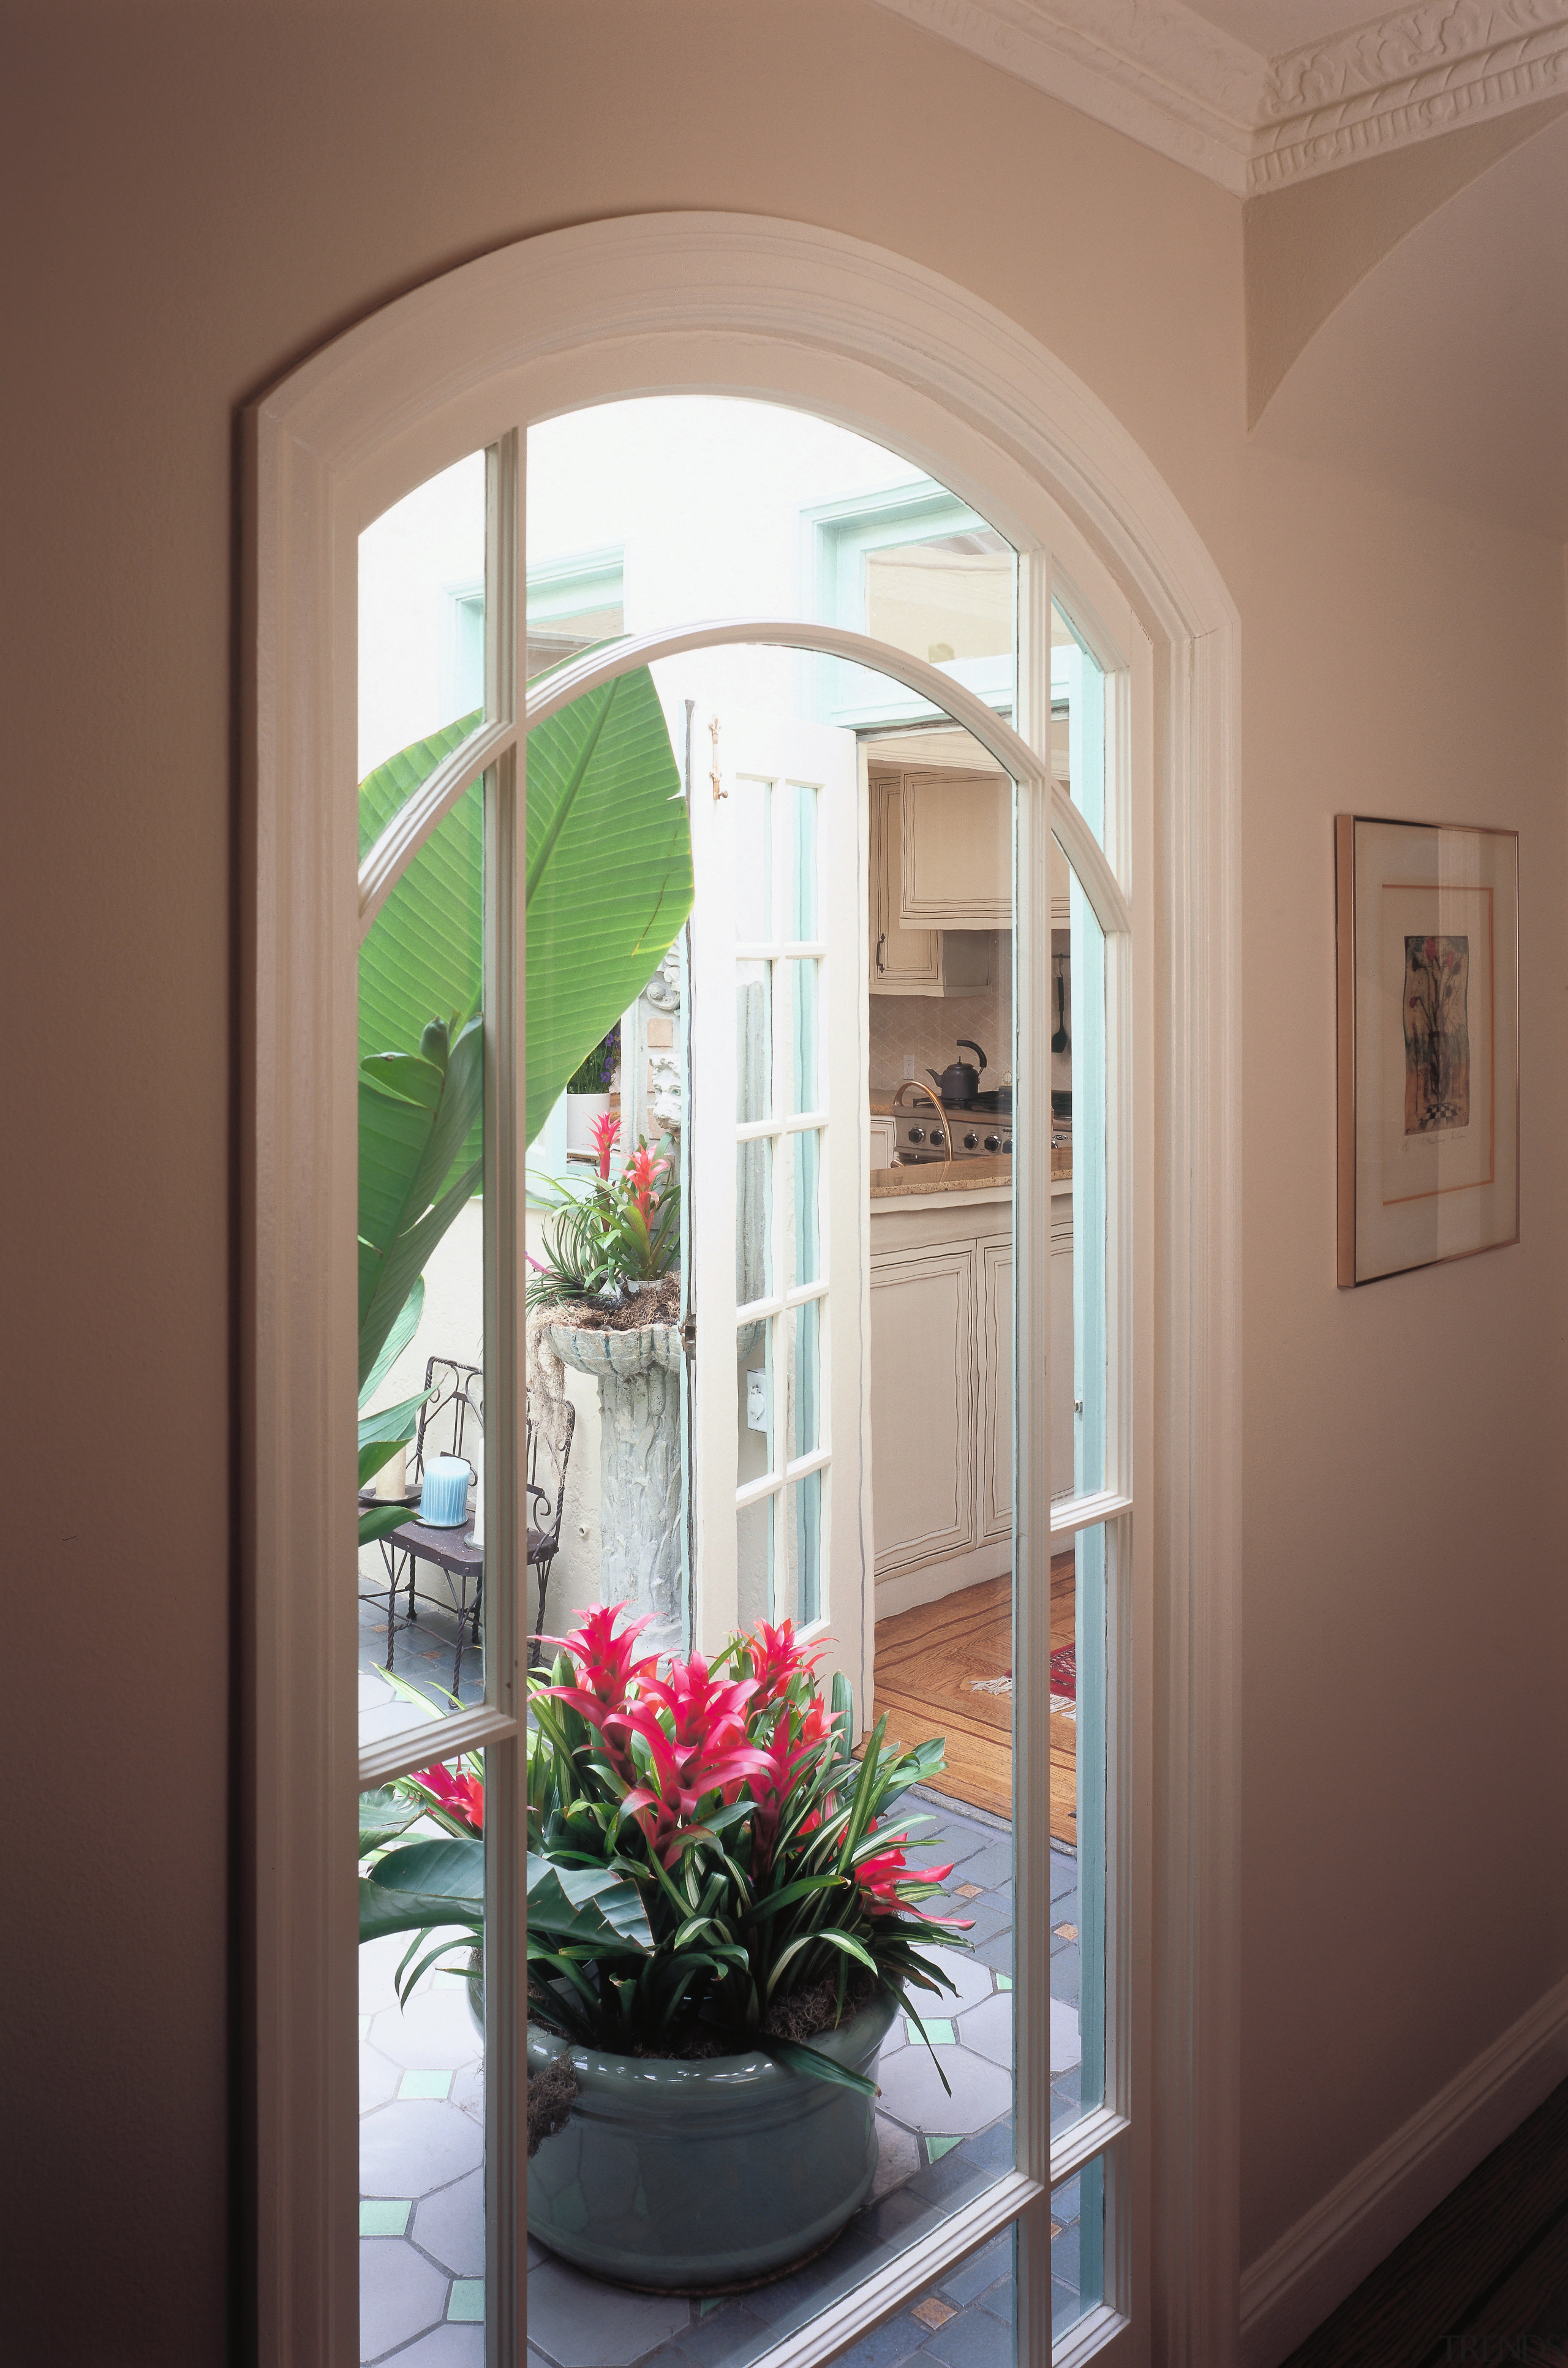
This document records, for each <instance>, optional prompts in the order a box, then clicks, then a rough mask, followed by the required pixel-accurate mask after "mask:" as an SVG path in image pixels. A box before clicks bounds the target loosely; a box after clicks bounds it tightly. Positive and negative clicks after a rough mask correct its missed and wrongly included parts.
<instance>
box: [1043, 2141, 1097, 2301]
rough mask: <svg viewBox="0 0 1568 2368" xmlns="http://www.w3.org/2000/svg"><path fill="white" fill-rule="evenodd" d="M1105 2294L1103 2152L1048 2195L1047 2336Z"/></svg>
mask: <svg viewBox="0 0 1568 2368" xmlns="http://www.w3.org/2000/svg"><path fill="white" fill-rule="evenodd" d="M1104 2295H1105V2157H1103V2156H1102V2155H1096V2157H1095V2158H1094V2160H1093V2161H1092V2162H1087V2163H1085V2165H1084V2168H1083V2169H1082V2170H1080V2171H1077V2172H1075V2173H1074V2176H1073V2177H1072V2178H1071V2179H1066V2180H1062V2185H1061V2186H1060V2187H1057V2188H1053V2189H1052V2190H1051V2341H1052V2342H1053V2343H1059V2342H1060V2341H1061V2340H1062V2337H1063V2336H1064V2335H1066V2334H1067V2333H1068V2332H1069V2331H1070V2329H1072V2328H1074V2327H1076V2325H1077V2324H1078V2321H1079V2320H1080V2319H1081V2318H1085V2317H1087V2316H1088V2314H1089V2312H1090V2311H1092V2310H1095V2309H1097V2308H1098V2306H1099V2305H1100V2303H1101V2301H1102V2300H1103V2299H1104Z"/></svg>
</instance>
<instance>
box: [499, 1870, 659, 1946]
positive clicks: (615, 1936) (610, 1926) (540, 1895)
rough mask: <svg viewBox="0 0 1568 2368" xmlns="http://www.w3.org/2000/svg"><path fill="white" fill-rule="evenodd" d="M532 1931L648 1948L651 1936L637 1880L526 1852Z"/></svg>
mask: <svg viewBox="0 0 1568 2368" xmlns="http://www.w3.org/2000/svg"><path fill="white" fill-rule="evenodd" d="M528 1930H529V1932H530V1934H532V1933H535V1932H537V1933H538V1935H539V1937H540V1940H543V1941H553V1942H554V1943H555V1945H556V1946H557V1947H558V1948H559V1947H560V1945H561V1944H562V1942H563V1941H583V1942H587V1943H589V1944H590V1945H595V1944H597V1945H598V1946H600V1947H602V1946H603V1945H604V1944H605V1943H606V1942H607V1941H608V1942H611V1943H613V1944H615V1945H617V1946H619V1947H620V1948H623V1949H636V1950H638V1951H641V1952H647V1951H649V1950H651V1949H652V1948H653V1933H652V1932H651V1931H650V1930H649V1929H648V1916H647V1910H646V1909H645V1908H644V1907H643V1905H642V1894H641V1892H640V1891H639V1890H638V1889H637V1886H636V1884H632V1883H628V1882H626V1881H625V1880H624V1879H623V1878H622V1877H621V1876H619V1875H617V1874H610V1873H608V1872H607V1871H605V1870H603V1869H600V1868H597V1867H593V1868H589V1867H574V1866H552V1865H551V1861H549V1859H547V1858H540V1856H538V1855H537V1853H536V1852H534V1851H533V1850H530V1851H529V1852H528Z"/></svg>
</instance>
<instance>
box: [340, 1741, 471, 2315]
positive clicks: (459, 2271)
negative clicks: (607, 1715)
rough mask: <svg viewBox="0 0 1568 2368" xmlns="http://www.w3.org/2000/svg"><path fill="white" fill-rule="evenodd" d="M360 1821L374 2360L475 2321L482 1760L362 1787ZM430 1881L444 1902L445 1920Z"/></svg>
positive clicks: (369, 2311)
mask: <svg viewBox="0 0 1568 2368" xmlns="http://www.w3.org/2000/svg"><path fill="white" fill-rule="evenodd" d="M359 1829H360V1830H359V1849H360V1874H361V1888H360V1898H361V1903H362V1904H361V1909H360V1930H361V1932H365V1933H369V1936H370V1937H369V1938H368V1939H366V1940H364V1941H362V1942H361V1945H360V1949H359V2357H360V2359H361V2360H363V2361H371V2360H381V2359H382V2358H384V2357H385V2356H386V2354H388V2353H389V2352H398V2351H402V2349H403V2347H404V2346H405V2345H415V2344H417V2343H418V2340H419V2339H420V2338H422V2337H423V2338H426V2339H427V2340H433V2343H434V2344H435V2345H437V2346H438V2345H440V2344H442V2343H449V2344H456V2343H457V2342H459V2341H460V2340H464V2339H460V2338H456V2337H449V2336H447V2335H445V2334H444V2333H441V2332H438V2330H444V2329H445V2328H448V2327H450V2326H472V2325H473V2324H474V2323H475V2322H478V2321H481V2320H483V2317H484V1959H483V1916H484V1841H483V1832H484V1771H483V1754H481V1753H478V1752H473V1753H469V1754H466V1755H465V1756H464V1757H463V1758H461V1759H449V1760H446V1761H438V1762H435V1763H433V1764H432V1765H431V1766H430V1767H428V1768H426V1769H425V1770H422V1771H421V1773H420V1774H419V1775H417V1776H414V1777H409V1778H406V1779H404V1780H403V1781H402V1782H398V1783H396V1784H393V1785H391V1786H389V1787H387V1788H386V1789H384V1790H382V1791H380V1792H375V1793H362V1794H361V1795H360V1802H359ZM432 1880H437V1881H439V1882H440V1883H441V1884H442V1886H443V1896H444V1898H446V1899H449V1901H450V1919H449V1921H448V1922H446V1923H443V1924H437V1923H436V1922H435V1921H434V1920H433V1918H434V1916H435V1914H436V1913H437V1911H436V1910H434V1909H432V1908H431V1907H430V1906H429V1904H428V1901H427V1898H426V1886H427V1884H429V1883H430V1882H431V1881H432ZM421 2348H423V2347H421ZM454 2356H455V2354H454ZM480 2356H482V2353H481V2352H477V2351H476V2353H475V2357H476V2358H477V2357H480Z"/></svg>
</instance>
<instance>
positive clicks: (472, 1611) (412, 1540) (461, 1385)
mask: <svg viewBox="0 0 1568 2368" xmlns="http://www.w3.org/2000/svg"><path fill="white" fill-rule="evenodd" d="M425 1386H426V1389H427V1390H428V1391H429V1392H430V1395H429V1397H427V1398H426V1402H425V1404H424V1405H423V1406H421V1408H420V1409H419V1424H418V1428H417V1429H416V1430H415V1434H414V1468H413V1485H414V1486H416V1487H417V1486H419V1484H420V1483H421V1481H422V1480H423V1478H424V1475H425V1463H426V1458H427V1457H428V1456H433V1455H460V1456H463V1457H464V1460H465V1462H472V1456H470V1455H466V1454H465V1451H464V1441H465V1440H467V1442H468V1444H469V1446H470V1447H471V1448H472V1446H473V1445H474V1443H475V1440H476V1437H477V1439H478V1440H483V1436H484V1395H483V1392H484V1374H483V1368H482V1367H480V1366H478V1365H465V1364H462V1363H460V1362H459V1361H458V1360H457V1359H456V1358H453V1357H429V1358H426V1363H425ZM381 1558H382V1560H383V1562H384V1563H385V1565H386V1572H387V1661H386V1665H387V1668H389V1669H390V1668H392V1653H393V1646H394V1641H395V1637H396V1633H397V1624H398V1623H397V1591H398V1588H400V1587H401V1586H403V1584H404V1581H405V1577H406V1584H407V1588H408V1602H407V1610H406V1611H405V1613H404V1621H405V1623H406V1622H408V1621H416V1620H417V1619H418V1617H419V1613H418V1611H417V1610H416V1608H415V1578H416V1577H417V1574H418V1565H419V1564H420V1563H422V1562H427V1563H431V1564H433V1565H435V1567H436V1568H437V1570H439V1571H440V1573H441V1574H442V1576H443V1577H444V1578H445V1579H446V1582H447V1592H448V1595H449V1599H450V1600H451V1603H452V1606H453V1608H454V1609H455V1611H456V1612H457V1615H458V1641H457V1650H456V1652H455V1653H454V1654H453V1656H452V1691H453V1693H454V1694H455V1693H456V1692H457V1691H458V1683H459V1680H460V1678H461V1675H462V1657H463V1645H464V1643H465V1641H466V1640H467V1638H468V1636H469V1634H470V1629H471V1623H472V1641H473V1643H474V1644H476V1645H477V1644H478V1642H479V1622H480V1611H481V1605H482V1602H483V1590H484V1549H483V1546H476V1545H475V1544H474V1543H473V1538H472V1530H471V1525H470V1524H468V1523H467V1522H465V1523H464V1524H463V1526H462V1527H461V1528H460V1529H456V1530H437V1529H431V1528H428V1527H427V1526H426V1523H425V1522H423V1521H422V1520H420V1519H419V1516H418V1513H417V1511H415V1512H414V1513H413V1514H412V1516H411V1518H410V1519H409V1520H406V1521H404V1522H403V1523H402V1524H401V1526H400V1527H399V1528H397V1529H395V1530H393V1531H391V1532H390V1534H389V1535H388V1536H386V1537H384V1538H383V1539H382V1540H381ZM405 1560H406V1563H407V1570H406V1574H405V1573H404V1570H403V1563H404V1561H405ZM471 1581H472V1587H473V1599H472V1602H471V1601H470V1600H469V1586H470V1583H471ZM426 1600H438V1599H429V1598H427V1599H426Z"/></svg>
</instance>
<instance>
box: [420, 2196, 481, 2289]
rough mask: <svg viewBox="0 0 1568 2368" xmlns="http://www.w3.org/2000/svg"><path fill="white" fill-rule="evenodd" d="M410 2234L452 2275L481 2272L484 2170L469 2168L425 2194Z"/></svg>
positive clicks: (479, 2273)
mask: <svg viewBox="0 0 1568 2368" xmlns="http://www.w3.org/2000/svg"><path fill="white" fill-rule="evenodd" d="M414 2237H415V2241H416V2242H417V2243H418V2244H421V2245H423V2246H424V2248H425V2250H426V2252H427V2253H434V2254H435V2256H436V2259H437V2260H438V2261H442V2262H444V2263H445V2264H446V2266H447V2268H448V2269H449V2270H450V2271H451V2273H452V2275H453V2276H454V2277H455V2278H482V2277H483V2275H484V2173H483V2170H471V2171H470V2172H469V2173H468V2175H467V2177H466V2178H463V2179H459V2180H453V2182H452V2184H451V2186H450V2187H443V2188H440V2189H438V2190H437V2192H436V2193H435V2194H434V2195H427V2196H426V2199H425V2201H424V2203H422V2204H421V2205H420V2206H419V2209H418V2211H417V2212H416V2213H415V2218H414Z"/></svg>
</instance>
